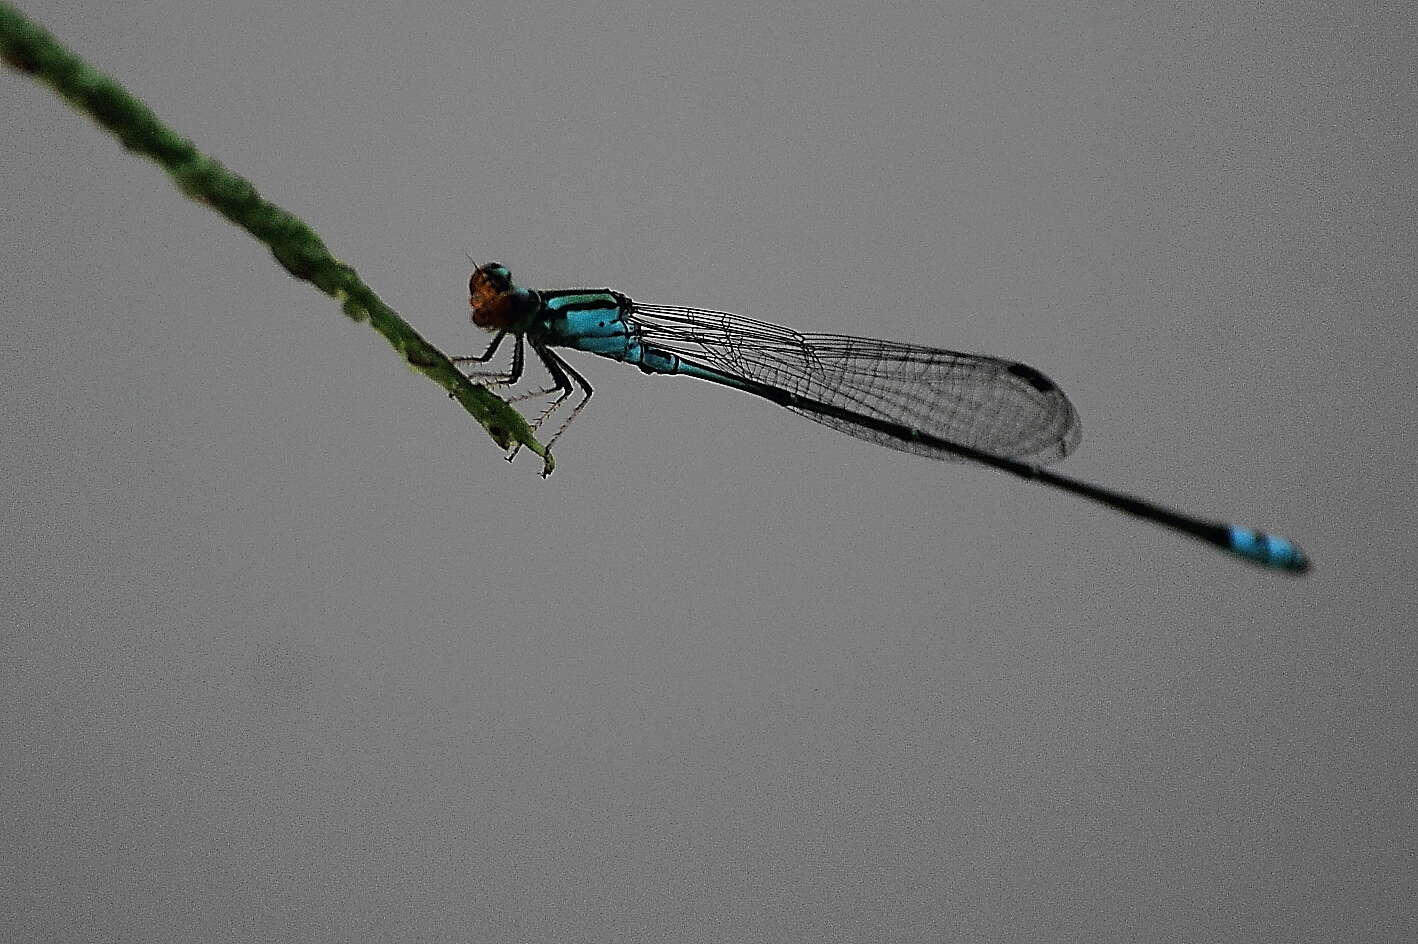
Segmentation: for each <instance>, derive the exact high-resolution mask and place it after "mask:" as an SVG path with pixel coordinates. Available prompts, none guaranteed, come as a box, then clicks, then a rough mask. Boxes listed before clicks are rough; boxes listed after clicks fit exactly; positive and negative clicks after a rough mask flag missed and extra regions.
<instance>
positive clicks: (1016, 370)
mask: <svg viewBox="0 0 1418 944" xmlns="http://www.w3.org/2000/svg"><path fill="white" fill-rule="evenodd" d="M1009 372H1010V373H1011V374H1013V375H1014V376H1016V377H1018V378H1019V379H1021V380H1023V381H1024V382H1025V383H1027V384H1029V386H1031V387H1033V388H1034V389H1035V390H1037V391H1039V392H1040V393H1051V392H1053V391H1054V390H1056V389H1058V388H1057V387H1056V386H1055V385H1054V382H1053V381H1052V380H1050V379H1049V378H1048V377H1045V376H1044V375H1043V374H1041V373H1039V371H1037V370H1035V369H1034V368H1032V367H1030V366H1029V365H1028V364H1010V365H1009Z"/></svg>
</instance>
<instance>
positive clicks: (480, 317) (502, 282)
mask: <svg viewBox="0 0 1418 944" xmlns="http://www.w3.org/2000/svg"><path fill="white" fill-rule="evenodd" d="M468 304H469V305H471V306H472V309H473V324H475V325H477V326H478V327H479V328H486V329H487V330H489V331H518V330H519V329H521V328H523V327H525V326H526V323H527V322H528V321H529V320H530V319H531V317H532V316H533V315H535V314H536V313H537V310H538V309H540V308H541V304H542V300H541V297H540V296H539V295H537V293H536V292H533V291H531V290H530V289H525V288H518V287H517V286H516V285H514V284H513V283H512V272H511V271H510V270H509V269H508V268H507V266H505V265H503V264H502V263H500V262H489V263H487V264H485V265H480V266H477V267H476V268H474V269H473V274H472V276H471V277H470V278H469V279H468Z"/></svg>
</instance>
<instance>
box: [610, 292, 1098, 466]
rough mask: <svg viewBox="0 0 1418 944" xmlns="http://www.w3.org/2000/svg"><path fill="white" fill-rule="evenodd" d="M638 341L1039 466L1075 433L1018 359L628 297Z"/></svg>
mask: <svg viewBox="0 0 1418 944" xmlns="http://www.w3.org/2000/svg"><path fill="white" fill-rule="evenodd" d="M634 322H635V324H636V326H637V327H638V329H639V332H640V340H641V341H642V342H643V343H646V344H650V345H654V346H656V347H659V348H663V349H664V350H666V351H670V352H672V353H675V354H679V355H680V356H682V357H685V358H686V359H688V360H691V361H694V362H696V363H700V364H703V365H705V366H708V367H712V368H715V369H717V370H721V371H724V372H725V373H728V374H733V375H736V376H740V377H746V378H748V379H749V380H753V381H756V382H758V383H761V384H766V385H768V386H771V387H776V388H778V389H781V390H787V391H790V392H792V393H796V394H798V395H800V396H803V397H807V398H809V399H812V400H817V401H820V402H823V403H827V404H831V405H832V406H835V407H839V408H842V409H845V410H850V411H852V412H855V413H860V414H864V415H867V416H870V417H873V418H875V419H878V420H885V421H887V422H890V423H894V424H899V425H901V426H904V427H907V428H911V429H919V430H922V431H924V432H926V433H929V434H930V435H932V436H936V437H938V438H940V439H945V440H949V441H951V442H954V443H958V444H962V445H967V446H971V447H974V448H976V449H982V450H985V451H987V452H991V453H994V454H996V455H1001V456H1009V457H1012V458H1029V459H1031V460H1032V461H1035V462H1040V463H1047V462H1053V461H1055V460H1057V459H1061V458H1063V457H1064V456H1066V455H1068V454H1069V453H1070V452H1072V451H1073V450H1074V448H1075V447H1076V446H1077V445H1078V441H1079V437H1080V436H1081V435H1082V429H1081V427H1080V425H1079V421H1078V414H1077V412H1075V410H1074V408H1073V404H1071V403H1069V401H1068V398H1067V397H1066V396H1064V394H1063V391H1061V390H1059V388H1058V387H1057V386H1055V384H1054V382H1053V381H1052V380H1050V379H1049V378H1048V377H1046V376H1044V375H1043V374H1041V373H1040V372H1039V371H1037V370H1035V369H1034V368H1032V367H1029V366H1028V365H1026V364H1020V363H1017V362H1015V361H1007V360H1002V359H1000V358H997V357H987V356H984V355H980V354H962V353H960V352H958V351H945V350H940V349H938V348H930V347H920V346H918V345H914V344H901V343H898V342H895V341H878V340H873V339H871V338H854V337H849V336H846V335H837V334H801V333H799V332H797V331H793V330H792V329H790V328H784V327H782V326H780V325H775V324H769V323H768V322H764V321H755V320H754V319H752V318H745V317H743V316H741V315H734V314H729V313H728V312H722V311H709V310H706V309H699V308H670V307H663V306H659V305H641V304H639V303H636V305H635V312H634ZM789 409H792V410H793V412H795V413H798V414H800V415H802V416H805V417H807V418H808V419H810V420H813V421H814V422H817V423H822V424H823V425H825V426H831V427H832V428H834V429H839V430H841V431H842V432H844V433H847V434H849V435H851V436H856V437H858V438H859V439H865V440H867V441H868V442H873V443H877V444H879V445H882V446H888V447H890V448H892V449H899V450H901V451H903V452H911V453H916V454H919V455H926V456H931V457H933V458H937V459H951V458H955V457H954V456H953V455H951V454H949V453H945V452H942V451H941V450H939V449H936V448H933V447H932V446H930V445H929V444H926V443H922V442H913V441H911V440H907V439H901V438H898V437H895V436H891V435H889V434H887V433H884V432H882V431H880V430H878V429H873V428H871V427H868V426H862V425H858V424H856V423H853V422H851V421H850V420H848V419H844V418H840V417H836V416H824V415H822V414H820V413H815V412H813V411H811V410H807V409H798V408H794V407H789Z"/></svg>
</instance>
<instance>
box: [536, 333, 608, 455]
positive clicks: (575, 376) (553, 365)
mask: <svg viewBox="0 0 1418 944" xmlns="http://www.w3.org/2000/svg"><path fill="white" fill-rule="evenodd" d="M533 350H535V351H536V352H537V356H538V357H540V358H541V359H542V363H543V364H545V365H546V366H547V370H548V371H550V372H551V375H552V376H553V377H555V378H556V381H557V384H558V385H565V387H564V389H565V390H566V393H567V394H570V393H571V388H570V385H569V384H567V383H566V379H567V377H568V376H570V378H571V379H572V380H574V381H576V386H578V387H580V388H581V402H579V403H577V404H576V405H575V406H574V407H572V408H571V413H570V414H569V415H568V416H567V417H566V420H565V421H564V422H563V423H562V424H561V428H560V429H558V430H557V431H556V432H555V433H554V434H553V435H552V437H551V438H550V439H548V440H547V443H546V445H547V448H548V449H550V448H551V444H552V443H554V442H556V441H557V440H558V439H560V438H561V434H562V433H564V432H566V427H568V426H570V425H571V421H572V420H574V419H576V417H577V416H578V415H580V413H581V411H582V410H583V409H585V408H586V404H587V403H590V402H591V394H592V393H594V392H595V391H594V390H592V389H591V385H590V383H588V382H587V381H586V378H585V377H582V376H581V374H580V372H579V371H577V370H576V368H575V367H572V366H571V365H570V364H568V363H566V361H564V360H562V358H561V355H559V354H557V353H556V352H555V351H553V350H551V349H550V348H545V347H539V346H536V345H534V346H533ZM565 399H566V396H565V395H563V396H562V398H561V400H558V401H557V402H556V403H554V404H552V409H555V408H556V407H557V406H559V405H560V403H561V401H562V400H565ZM547 415H548V416H549V415H551V410H548V411H547Z"/></svg>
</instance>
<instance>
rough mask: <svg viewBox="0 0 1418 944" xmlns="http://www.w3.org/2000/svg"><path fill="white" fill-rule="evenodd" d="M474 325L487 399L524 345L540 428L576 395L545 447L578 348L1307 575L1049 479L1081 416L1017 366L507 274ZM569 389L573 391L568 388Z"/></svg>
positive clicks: (1246, 535)
mask: <svg viewBox="0 0 1418 944" xmlns="http://www.w3.org/2000/svg"><path fill="white" fill-rule="evenodd" d="M468 290H469V293H470V295H471V304H472V309H473V323H474V324H476V325H477V326H478V327H480V328H483V329H485V330H487V331H491V332H494V335H495V336H494V337H493V339H492V344H490V345H489V346H488V348H487V350H486V351H484V352H483V353H482V354H478V355H465V356H460V357H455V358H453V360H454V361H455V362H460V363H470V362H474V363H487V362H488V361H490V360H491V359H492V358H493V356H494V355H495V354H496V352H497V350H498V348H499V347H500V345H501V344H502V342H503V341H504V340H505V339H506V338H507V336H508V335H511V336H512V337H513V339H514V344H513V348H512V364H511V369H510V370H509V371H508V372H506V373H498V374H474V375H471V379H473V380H476V381H478V382H480V383H484V384H488V385H490V386H503V385H510V384H515V383H516V382H517V381H518V380H519V379H521V377H522V371H523V365H524V361H525V352H524V347H525V345H528V344H530V345H531V347H532V351H533V352H534V353H535V354H536V355H537V357H538V359H539V360H541V362H542V363H543V364H544V365H545V366H546V369H547V372H548V373H549V374H550V375H551V380H552V386H550V387H547V388H545V389H541V390H533V391H530V392H527V393H522V394H520V395H518V396H515V397H513V398H512V399H514V400H521V399H528V398H531V397H536V396H546V397H553V396H554V399H553V401H552V403H551V404H550V405H549V406H548V407H547V408H546V409H545V410H543V411H542V413H541V415H540V416H538V417H537V418H536V419H535V420H534V421H533V423H532V426H533V428H534V429H535V428H536V427H538V426H540V425H541V423H542V421H544V420H545V419H546V418H547V417H548V416H550V415H551V414H552V412H553V411H555V410H556V409H557V407H559V406H561V405H562V404H563V403H565V402H566V400H567V399H568V398H569V397H571V395H572V394H573V393H575V392H576V391H575V388H579V389H580V391H581V399H580V400H579V401H578V402H577V403H576V404H575V406H574V407H572V409H571V412H570V413H569V414H568V415H567V418H566V420H565V421H564V422H563V423H562V424H561V427H560V428H559V429H558V430H557V431H556V433H555V434H554V435H553V436H552V437H551V439H549V440H548V441H547V445H548V446H550V445H551V444H552V443H553V442H555V441H556V439H557V438H558V437H559V436H560V435H561V434H562V433H563V432H565V430H566V427H567V426H568V425H570V423H571V421H572V420H573V419H575V418H576V415H577V414H578V413H580V412H581V409H582V408H583V407H584V406H585V405H586V402H587V401H588V400H589V399H590V397H591V385H590V384H589V383H587V382H586V378H584V377H582V376H581V375H580V374H579V373H578V372H577V371H576V369H575V368H574V367H572V366H571V365H570V364H568V363H567V362H566V361H565V360H563V359H562V357H561V355H560V354H558V353H557V352H556V351H554V350H552V349H553V348H556V347H564V348H573V349H575V350H580V351H588V352H590V353H592V354H599V355H601V356H602V357H608V358H611V359H612V360H617V361H624V362H625V363H627V364H634V365H635V366H636V367H639V368H640V369H641V370H642V371H644V372H645V373H647V374H683V375H685V376H687V377H697V378H699V379H700V380H707V381H709V382H710V383H716V384H721V385H723V386H725V387H733V388H734V389H736V390H743V391H745V392H746V393H752V394H755V395H757V396H760V397H762V398H764V399H765V400H771V401H772V402H774V403H777V404H779V405H781V406H784V407H787V408H788V409H790V410H792V411H793V412H794V413H797V414H799V415H801V416H805V417H807V418H808V419H810V420H813V421H814V422H818V423H822V424H824V425H826V426H830V427H832V428H833V429H839V430H841V431H842V432H844V433H847V434H849V435H852V436H856V437H858V438H859V439H865V440H867V441H868V442H873V443H876V444H878V445H881V446H887V447H889V448H892V449H899V450H901V451H903V452H911V453H916V454H918V455H923V456H930V457H931V458H934V459H964V460H969V461H972V462H978V463H980V464H982V465H987V466H990V467H992V468H995V469H999V470H1000V471H1003V472H1009V473H1011V474H1013V475H1017V476H1019V477H1020V478H1025V479H1031V480H1033V481H1035V482H1041V483H1043V484H1045V485H1052V486H1054V487H1055V488H1060V489H1063V490H1064V491H1067V492H1072V493H1074V494H1075V495H1082V496H1083V497H1084V498H1090V499H1092V500H1093V501H1096V502H1099V503H1101V504H1104V505H1107V506H1108V507H1110V508H1116V509H1117V510H1119V511H1123V512H1126V513H1128V514H1130V515H1135V516H1137V517H1139V518H1144V519H1146V520H1148V521H1153V522H1156V523H1157V524H1160V525H1163V526H1164V527H1168V528H1172V529H1173V530H1175V531H1180V532H1182V533H1183V534H1189V535H1191V536H1192V537H1195V538H1198V539H1200V540H1202V541H1205V542H1206V543H1208V544H1211V545H1214V546H1215V547H1218V548H1221V549H1222V550H1225V551H1228V552H1230V553H1232V554H1235V555H1237V556H1239V557H1241V558H1244V559H1245V560H1248V561H1251V562H1252V563H1256V564H1260V565H1262V566H1265V567H1271V568H1274V569H1276V570H1282V571H1286V572H1288V573H1296V574H1298V573H1304V572H1305V571H1306V570H1308V569H1309V566H1310V562H1309V558H1307V557H1306V556H1305V554H1304V552H1303V551H1301V550H1300V548H1299V547H1298V546H1297V545H1296V544H1294V543H1293V542H1291V541H1289V540H1286V539H1285V538H1282V537H1278V536H1276V535H1272V534H1266V533H1264V532H1261V531H1254V530H1251V529H1249V528H1241V527H1237V526H1235V525H1230V524H1226V523H1224V522H1218V521H1207V520H1204V519H1201V518H1196V517H1193V516H1191V515H1186V514H1182V513H1181V512H1178V511H1172V510H1170V509H1167V508H1163V507H1162V506H1160V505H1157V504H1154V503H1153V502H1150V501H1145V500H1143V499H1141V498H1136V497H1134V496H1132V495H1127V494H1124V493H1122V492H1116V491H1113V490H1112V489H1108V488H1103V487H1102V486H1099V485H1092V484H1089V483H1087V482H1083V481H1080V480H1078V479H1073V478H1069V477H1067V476H1063V475H1059V474H1058V473H1056V472H1051V471H1049V470H1048V469H1046V468H1044V464H1045V463H1049V462H1053V461H1055V460H1058V459H1062V458H1063V457H1064V456H1066V455H1068V454H1069V453H1070V452H1072V451H1073V449H1074V447H1075V446H1077V445H1078V440H1079V436H1080V434H1081V430H1080V427H1079V422H1078V414H1077V413H1076V412H1075V411H1074V408H1073V404H1071V403H1069V401H1068V398H1067V397H1065V396H1064V395H1063V392H1062V391H1061V390H1059V388H1058V387H1057V386H1056V385H1055V384H1054V382H1053V381H1052V380H1050V379H1049V378H1048V377H1046V376H1044V375H1043V374H1042V373H1040V372H1039V371H1037V370H1035V369H1034V368H1033V367H1029V366H1028V365H1025V364H1020V363H1017V362H1015V361H1008V360H1002V359H1000V358H997V357H986V356H983V355H979V354H962V353H959V352H957V351H944V350H939V349H937V348H929V347H919V346H917V345H914V344H900V343H897V342H893V341H877V340H872V339H869V338H855V337H847V336H844V335H836V334H802V333H799V332H797V331H794V330H792V329H790V328H783V327H779V326H778V325H774V324H769V323H767V322H764V321H755V320H754V319H752V318H744V317H742V316H740V315H732V314H729V313H727V312H722V311H709V310H706V309H702V308H672V307H667V306H663V305H643V304H640V303H638V302H634V301H631V300H630V299H629V298H627V297H626V296H624V295H622V294H620V293H619V292H613V291H611V290H610V289H560V290H555V291H532V290H530V289H526V288H520V287H518V286H517V285H515V284H514V283H513V282H512V274H511V273H510V272H509V271H508V270H507V268H506V267H505V266H503V265H500V264H498V263H495V262H494V263H489V264H487V265H482V266H476V267H475V268H474V270H473V274H472V278H470V279H469V281H468ZM573 384H574V388H573Z"/></svg>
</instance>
